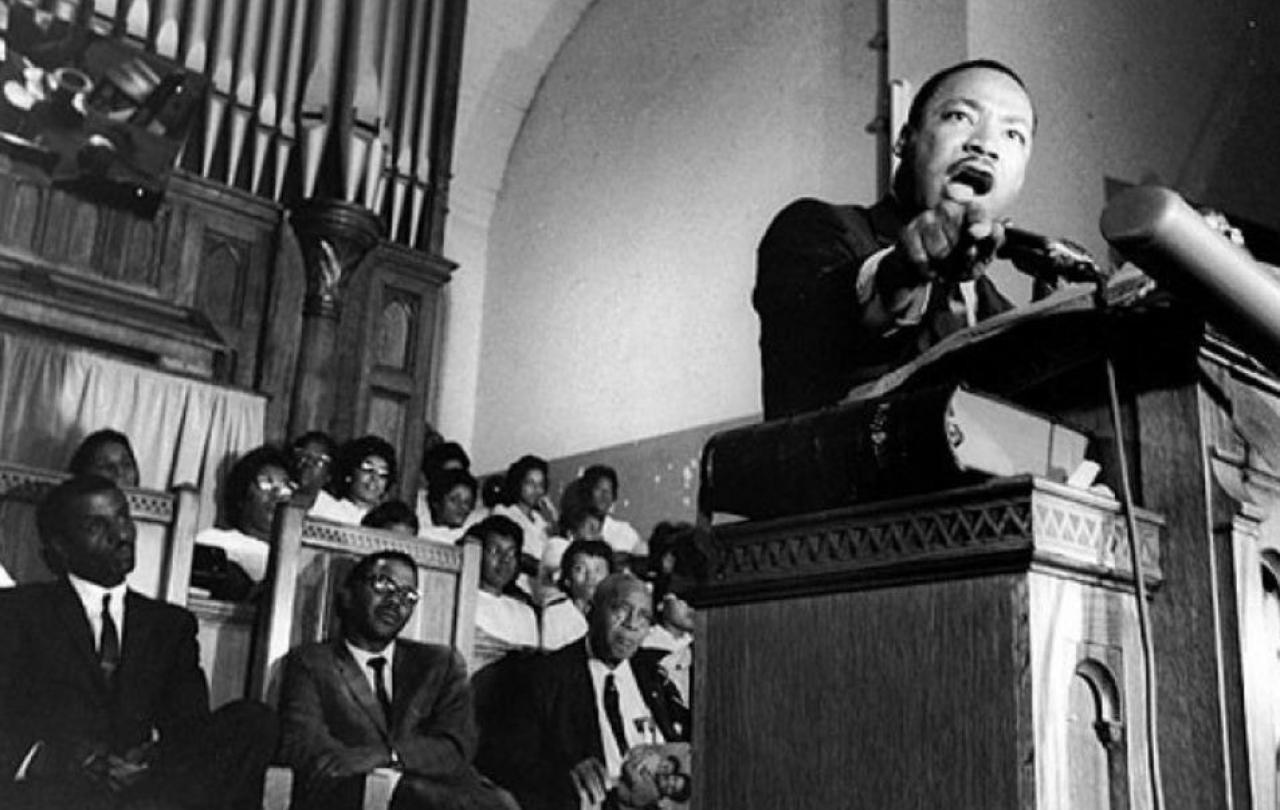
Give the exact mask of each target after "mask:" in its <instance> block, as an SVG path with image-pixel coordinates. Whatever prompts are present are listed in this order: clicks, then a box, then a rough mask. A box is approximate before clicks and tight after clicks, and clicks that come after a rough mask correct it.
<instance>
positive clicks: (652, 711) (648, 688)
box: [631, 658, 681, 741]
mask: <svg viewBox="0 0 1280 810" xmlns="http://www.w3.org/2000/svg"><path fill="white" fill-rule="evenodd" d="M631 672H632V674H634V675H635V676H636V685H637V686H639V687H640V696H641V697H643V698H644V703H645V705H646V706H648V707H649V715H650V716H651V717H652V718H653V722H654V724H655V725H657V727H658V730H659V731H661V732H662V736H663V738H665V739H666V740H668V741H674V740H676V739H678V738H679V737H680V736H681V734H680V730H679V729H677V728H675V726H674V725H673V724H672V722H671V713H670V712H669V711H667V699H666V697H665V696H664V695H663V694H662V675H661V673H660V672H659V671H658V670H657V667H653V668H650V667H649V666H646V665H645V662H642V661H637V660H636V659H634V658H632V659H631Z"/></svg>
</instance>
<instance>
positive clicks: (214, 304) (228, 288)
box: [173, 178, 280, 388]
mask: <svg viewBox="0 0 1280 810" xmlns="http://www.w3.org/2000/svg"><path fill="white" fill-rule="evenodd" d="M181 186H182V188H183V190H184V191H186V192H187V193H186V194H184V197H186V199H185V201H184V204H185V205H186V206H187V207H188V209H189V215H188V217H187V219H186V223H185V229H184V233H183V247H182V266H180V267H177V268H173V270H174V271H175V272H177V273H178V274H179V275H180V276H181V280H180V281H179V282H178V284H177V285H176V286H177V287H178V289H179V290H181V291H182V294H186V293H187V292H188V291H190V293H191V295H192V299H191V301H190V302H189V303H190V305H191V306H192V307H194V308H195V309H197V310H199V311H200V312H201V313H203V314H204V315H205V317H207V318H208V319H209V321H210V322H211V323H212V324H213V326H214V328H216V329H217V330H218V333H219V334H220V335H221V336H222V339H223V340H224V341H225V342H226V343H227V345H228V346H230V347H231V348H232V349H233V351H234V353H235V358H234V360H233V362H232V368H231V369H228V370H227V377H226V381H227V382H231V383H233V384H235V385H239V386H243V387H246V388H248V387H252V386H253V385H254V384H255V383H256V382H257V381H258V376H259V375H258V363H259V358H258V349H259V344H260V343H261V341H262V329H263V323H264V320H265V316H266V313H267V310H268V301H267V293H268V289H269V286H270V277H271V273H272V269H273V260H274V259H275V254H276V251H275V239H276V231H277V228H278V226H279V222H280V209H279V208H278V207H277V206H276V205H274V204H272V203H270V202H268V201H266V200H263V199H262V198H260V197H255V196H254V195H251V194H248V193H246V192H242V191H238V190H235V189H230V188H226V187H224V186H217V185H215V184H213V183H210V182H206V181H200V180H198V179H196V178H186V179H185V181H184V182H182V183H181Z"/></svg>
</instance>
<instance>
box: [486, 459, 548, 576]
mask: <svg viewBox="0 0 1280 810" xmlns="http://www.w3.org/2000/svg"><path fill="white" fill-rule="evenodd" d="M548 480H549V479H548V476H547V462H546V461H544V460H543V459H541V458H538V457H537V456H521V457H520V458H519V459H517V460H516V461H515V463H513V464H512V465H511V466H510V467H508V468H507V475H506V482H505V487H504V496H505V501H506V503H505V505H503V506H498V507H496V508H495V510H494V513H495V514H499V515H502V516H504V517H508V518H511V519H512V520H513V521H515V523H516V525H517V526H519V527H520V529H521V530H522V531H523V532H524V551H523V552H522V553H521V555H520V572H521V574H523V575H524V576H525V578H526V579H527V580H536V579H537V577H538V569H539V568H540V567H541V565H542V553H543V551H545V550H546V545H547V538H548V536H549V535H550V531H549V530H550V527H552V526H554V525H556V510H555V507H554V506H552V505H551V499H550V498H548V497H547V486H548ZM530 586H531V587H529V588H527V590H529V591H530V593H532V594H533V595H534V596H535V597H540V596H541V588H540V587H538V586H536V585H535V584H534V583H533V582H530Z"/></svg>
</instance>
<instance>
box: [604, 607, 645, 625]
mask: <svg viewBox="0 0 1280 810" xmlns="http://www.w3.org/2000/svg"><path fill="white" fill-rule="evenodd" d="M609 619H610V620H611V621H612V622H613V623H614V624H622V625H626V626H628V627H636V628H639V629H644V628H647V627H650V626H652V625H653V611H652V610H649V609H647V608H638V607H636V606H635V605H631V604H628V603H626V602H619V603H617V604H613V605H610V606H609Z"/></svg>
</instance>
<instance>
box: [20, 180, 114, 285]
mask: <svg viewBox="0 0 1280 810" xmlns="http://www.w3.org/2000/svg"><path fill="white" fill-rule="evenodd" d="M103 210H104V209H102V208H100V207H99V206H97V205H94V204H93V203H91V202H88V201H86V200H83V199H81V198H79V197H76V196H73V195H72V194H69V193H68V192H65V191H62V190H60V189H56V188H50V189H49V191H48V195H47V207H46V208H45V210H44V212H43V221H44V228H43V232H42V233H41V234H40V237H39V239H40V243H39V249H38V251H37V252H38V253H39V254H40V256H42V257H43V258H46V259H49V260H50V261H53V262H57V263H58V264H60V265H63V266H65V267H67V268H68V269H71V270H75V271H77V272H82V273H87V274H89V275H100V273H97V272H95V271H94V266H93V260H94V252H95V250H94V248H95V245H96V244H97V240H98V238H99V234H98V229H99V224H100V219H101V213H102V211H103Z"/></svg>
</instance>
